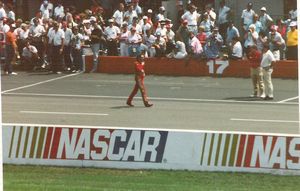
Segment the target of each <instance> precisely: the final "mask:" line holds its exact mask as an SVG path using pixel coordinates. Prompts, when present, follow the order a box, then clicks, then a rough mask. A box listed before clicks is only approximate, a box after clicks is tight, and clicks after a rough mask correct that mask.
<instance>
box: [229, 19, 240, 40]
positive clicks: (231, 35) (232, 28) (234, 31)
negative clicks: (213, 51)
mask: <svg viewBox="0 0 300 191" xmlns="http://www.w3.org/2000/svg"><path fill="white" fill-rule="evenodd" d="M228 25H229V26H228V28H227V36H226V45H227V46H231V45H232V39H233V38H234V37H236V38H240V32H239V30H238V29H237V28H236V27H235V26H234V24H233V22H232V21H229V22H228Z"/></svg>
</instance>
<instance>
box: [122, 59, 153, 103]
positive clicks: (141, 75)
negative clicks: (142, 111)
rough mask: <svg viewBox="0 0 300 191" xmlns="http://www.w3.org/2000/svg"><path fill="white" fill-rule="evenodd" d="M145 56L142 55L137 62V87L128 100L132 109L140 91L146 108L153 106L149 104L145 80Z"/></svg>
mask: <svg viewBox="0 0 300 191" xmlns="http://www.w3.org/2000/svg"><path fill="white" fill-rule="evenodd" d="M144 58H145V55H144V54H140V55H138V56H137V61H136V62H135V86H134V88H133V90H132V92H131V94H130V96H129V97H128V99H127V105H128V106H130V107H133V106H134V105H133V104H132V99H133V97H134V96H135V95H136V94H137V92H138V90H140V91H141V94H142V98H143V102H144V105H145V107H151V106H153V104H150V103H149V102H148V98H147V94H146V89H145V85H144V79H145V70H144V67H145V61H144Z"/></svg>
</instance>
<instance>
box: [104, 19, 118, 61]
mask: <svg viewBox="0 0 300 191" xmlns="http://www.w3.org/2000/svg"><path fill="white" fill-rule="evenodd" d="M108 22H109V26H108V27H106V28H105V30H104V35H105V36H106V46H107V55H108V56H117V55H118V40H119V35H120V33H121V31H120V29H119V27H117V26H115V25H114V20H113V19H109V20H108Z"/></svg>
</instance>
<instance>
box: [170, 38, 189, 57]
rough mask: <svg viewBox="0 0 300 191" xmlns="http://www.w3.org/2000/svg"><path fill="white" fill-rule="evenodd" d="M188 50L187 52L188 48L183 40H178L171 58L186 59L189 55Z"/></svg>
mask: <svg viewBox="0 0 300 191" xmlns="http://www.w3.org/2000/svg"><path fill="white" fill-rule="evenodd" d="M187 55H188V54H187V52H186V48H185V44H184V43H183V42H181V41H177V42H176V45H175V50H174V54H171V56H170V57H171V58H172V57H173V58H175V59H184V58H186V57H187Z"/></svg>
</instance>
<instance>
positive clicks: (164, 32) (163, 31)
mask: <svg viewBox="0 0 300 191" xmlns="http://www.w3.org/2000/svg"><path fill="white" fill-rule="evenodd" d="M156 33H160V36H161V37H162V38H164V39H166V35H167V28H166V21H165V20H161V21H160V22H159V24H158V26H157V28H156V30H155V33H154V34H156Z"/></svg>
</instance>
